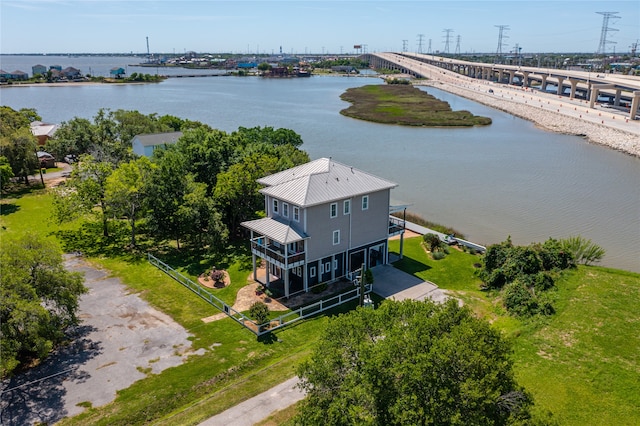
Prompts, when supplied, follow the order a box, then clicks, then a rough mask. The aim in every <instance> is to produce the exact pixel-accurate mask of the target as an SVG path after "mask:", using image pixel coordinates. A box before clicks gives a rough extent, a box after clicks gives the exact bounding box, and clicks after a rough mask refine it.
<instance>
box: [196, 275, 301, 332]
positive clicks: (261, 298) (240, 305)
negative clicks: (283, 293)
mask: <svg viewBox="0 0 640 426" xmlns="http://www.w3.org/2000/svg"><path fill="white" fill-rule="evenodd" d="M252 275H253V274H250V275H249V278H248V279H247V281H248V282H249V284H247V285H246V286H244V287H242V288H241V289H240V290H238V294H237V295H236V301H235V303H234V304H233V306H232V308H233V309H235V310H236V311H238V312H245V311H248V310H249V308H251V305H253V304H254V303H255V302H262V303H264V304H265V305H267V306H268V307H269V310H270V311H287V310H289V308H287V307H286V306H284V305H283V304H282V303H280V302H278V301H277V300H275V299H273V298H271V297H269V296H267V295H266V294H264V293H260V294H257V293H256V291H257V290H258V287H260V283H258V282H256V281H254V280H253V278H251V277H252ZM226 317H227V314H225V313H223V312H220V313H219V314H215V315H211V316H210V317H206V318H202V321H203V322H205V323H208V322H212V321H217V320H220V319H223V318H226Z"/></svg>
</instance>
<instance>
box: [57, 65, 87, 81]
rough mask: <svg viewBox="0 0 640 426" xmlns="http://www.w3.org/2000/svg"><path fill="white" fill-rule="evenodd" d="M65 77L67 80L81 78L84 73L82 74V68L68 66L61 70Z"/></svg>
mask: <svg viewBox="0 0 640 426" xmlns="http://www.w3.org/2000/svg"><path fill="white" fill-rule="evenodd" d="M60 74H62V76H63V77H66V78H67V80H75V79H76V78H81V77H82V74H80V70H79V69H77V68H74V67H67V68H65V69H63V70H62V71H60Z"/></svg>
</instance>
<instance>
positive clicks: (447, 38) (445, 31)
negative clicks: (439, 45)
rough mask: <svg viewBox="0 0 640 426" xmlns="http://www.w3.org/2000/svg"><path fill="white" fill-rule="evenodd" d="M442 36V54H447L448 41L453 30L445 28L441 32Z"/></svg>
mask: <svg viewBox="0 0 640 426" xmlns="http://www.w3.org/2000/svg"><path fill="white" fill-rule="evenodd" d="M442 32H443V33H445V35H444V53H449V40H450V39H451V33H452V32H453V30H452V29H451V28H445V29H444V30H442Z"/></svg>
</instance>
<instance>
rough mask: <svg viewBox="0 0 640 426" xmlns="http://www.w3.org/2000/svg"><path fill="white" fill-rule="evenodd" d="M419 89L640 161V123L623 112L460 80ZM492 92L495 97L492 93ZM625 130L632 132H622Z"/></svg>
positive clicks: (440, 81) (432, 82)
mask: <svg viewBox="0 0 640 426" xmlns="http://www.w3.org/2000/svg"><path fill="white" fill-rule="evenodd" d="M456 76H458V75H457V74H456ZM451 80H453V79H451ZM416 85H419V86H429V87H433V88H436V89H440V90H443V91H445V92H448V93H451V94H454V95H456V96H460V97H463V98H465V99H469V100H472V101H474V102H478V103H480V104H482V105H485V106H488V107H491V108H495V109H497V110H500V111H503V112H506V113H508V114H511V115H513V116H516V117H518V118H521V119H523V120H527V121H531V122H533V123H535V125H536V126H537V127H539V128H540V129H543V130H546V131H551V132H555V133H561V134H566V135H572V136H580V137H582V138H584V139H585V140H586V141H588V142H590V143H594V144H597V145H601V146H605V147H608V148H611V149H614V150H617V151H620V152H622V153H624V154H627V155H631V156H633V157H637V158H640V122H639V121H637V120H636V121H633V120H628V119H626V118H625V116H624V115H622V114H620V113H619V111H616V112H613V111H602V110H600V109H597V108H589V107H588V103H586V102H584V101H581V100H579V99H573V100H570V99H568V98H566V97H559V96H557V95H553V94H550V93H542V92H538V91H532V90H525V89H523V88H520V87H511V86H506V85H504V84H497V83H491V82H482V83H480V82H475V81H473V80H471V81H466V80H462V81H460V80H459V77H456V78H455V80H454V82H451V81H449V79H446V80H444V79H437V78H436V79H433V80H426V81H420V82H419V83H417V84H416ZM489 89H491V90H493V92H494V93H489ZM585 103H586V105H585ZM534 104H535V105H534ZM554 108H555V109H554ZM603 113H604V116H603ZM582 114H584V115H585V117H583V116H582ZM589 114H591V115H589ZM572 115H573V116H572ZM587 117H588V118H587ZM598 120H600V123H598V122H597V121H598ZM616 120H617V121H616ZM622 126H625V127H627V128H629V130H627V129H626V128H624V129H623V128H620V127H622Z"/></svg>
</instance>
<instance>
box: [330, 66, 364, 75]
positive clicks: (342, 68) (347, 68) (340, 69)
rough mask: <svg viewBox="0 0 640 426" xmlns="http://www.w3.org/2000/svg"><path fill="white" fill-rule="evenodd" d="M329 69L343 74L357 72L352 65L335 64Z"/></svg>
mask: <svg viewBox="0 0 640 426" xmlns="http://www.w3.org/2000/svg"><path fill="white" fill-rule="evenodd" d="M331 71H333V72H340V73H345V74H358V69H357V68H356V67H354V66H352V65H337V66H333V67H331Z"/></svg>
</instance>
